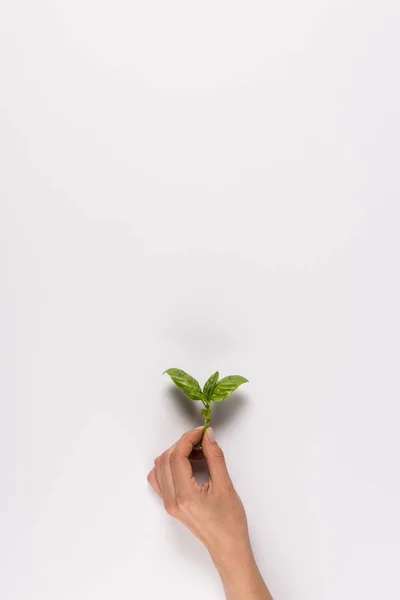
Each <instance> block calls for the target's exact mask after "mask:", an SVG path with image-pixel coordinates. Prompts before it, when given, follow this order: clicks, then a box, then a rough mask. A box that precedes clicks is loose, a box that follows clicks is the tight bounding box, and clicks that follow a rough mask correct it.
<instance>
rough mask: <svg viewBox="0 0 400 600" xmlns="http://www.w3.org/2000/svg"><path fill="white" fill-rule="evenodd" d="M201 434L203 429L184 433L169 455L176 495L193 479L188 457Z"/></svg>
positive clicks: (199, 428)
mask: <svg viewBox="0 0 400 600" xmlns="http://www.w3.org/2000/svg"><path fill="white" fill-rule="evenodd" d="M202 434H203V427H198V428H197V429H192V431H188V432H187V433H184V434H183V436H182V437H181V439H180V440H179V441H178V442H177V443H176V446H175V448H174V449H173V451H172V452H171V454H170V463H171V470H172V476H173V478H174V482H175V489H176V492H177V493H179V492H180V491H182V490H183V489H184V487H185V486H187V484H188V483H189V482H190V481H191V480H192V479H194V477H193V470H192V465H191V464H190V460H189V456H190V454H191V452H192V451H193V447H194V446H195V445H196V444H197V443H198V442H199V441H200V440H201V436H202Z"/></svg>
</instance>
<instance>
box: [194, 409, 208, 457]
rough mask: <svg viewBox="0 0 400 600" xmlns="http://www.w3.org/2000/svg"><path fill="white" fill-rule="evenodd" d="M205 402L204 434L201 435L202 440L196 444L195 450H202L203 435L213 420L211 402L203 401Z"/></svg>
mask: <svg viewBox="0 0 400 600" xmlns="http://www.w3.org/2000/svg"><path fill="white" fill-rule="evenodd" d="M203 404H204V407H205V409H206V414H205V416H204V429H203V434H202V436H201V440H200V441H199V442H198V444H196V445H195V446H194V449H195V450H201V442H202V441H203V436H204V434H205V432H206V429H207V428H208V427H209V425H210V421H211V402H203Z"/></svg>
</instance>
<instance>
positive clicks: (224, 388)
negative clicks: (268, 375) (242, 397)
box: [211, 375, 248, 402]
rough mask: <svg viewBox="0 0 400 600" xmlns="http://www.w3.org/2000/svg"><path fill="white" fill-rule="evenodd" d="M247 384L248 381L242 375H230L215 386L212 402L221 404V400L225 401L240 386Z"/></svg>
mask: <svg viewBox="0 0 400 600" xmlns="http://www.w3.org/2000/svg"><path fill="white" fill-rule="evenodd" d="M247 382H248V379H246V378H245V377H242V376H241V375H228V377H224V378H223V379H221V380H220V381H219V382H218V383H217V385H216V386H215V388H214V391H213V393H212V396H211V402H221V400H224V399H225V398H227V397H228V396H230V395H231V394H232V392H234V391H235V390H237V388H238V387H239V385H242V383H247Z"/></svg>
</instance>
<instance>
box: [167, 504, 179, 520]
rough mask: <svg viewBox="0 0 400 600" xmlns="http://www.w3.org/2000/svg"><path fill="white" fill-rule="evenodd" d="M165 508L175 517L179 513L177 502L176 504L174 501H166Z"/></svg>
mask: <svg viewBox="0 0 400 600" xmlns="http://www.w3.org/2000/svg"><path fill="white" fill-rule="evenodd" d="M164 508H165V510H166V511H167V513H168V514H169V515H171V517H175V516H176V515H177V513H178V509H177V506H176V504H174V502H170V501H167V502H164Z"/></svg>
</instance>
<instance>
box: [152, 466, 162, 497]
mask: <svg viewBox="0 0 400 600" xmlns="http://www.w3.org/2000/svg"><path fill="white" fill-rule="evenodd" d="M154 470H155V472H156V477H157V482H158V486H159V488H160V491H161V498H164V489H163V481H162V475H161V456H157V458H156V460H155V461H154Z"/></svg>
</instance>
